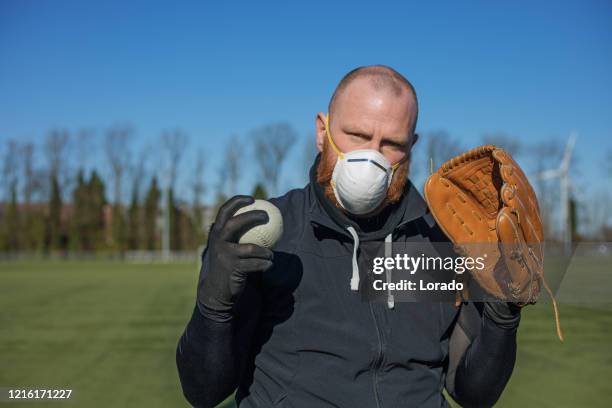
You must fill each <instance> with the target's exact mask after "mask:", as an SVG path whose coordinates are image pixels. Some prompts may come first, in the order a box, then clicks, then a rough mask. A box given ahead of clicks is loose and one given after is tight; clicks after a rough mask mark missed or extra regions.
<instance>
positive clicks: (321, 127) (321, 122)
mask: <svg viewBox="0 0 612 408" xmlns="http://www.w3.org/2000/svg"><path fill="white" fill-rule="evenodd" d="M326 119H327V116H326V115H325V114H324V113H323V112H319V113H318V114H317V117H316V119H315V127H316V130H317V150H318V151H319V152H323V146H324V145H325V138H326V134H325V120H326Z"/></svg>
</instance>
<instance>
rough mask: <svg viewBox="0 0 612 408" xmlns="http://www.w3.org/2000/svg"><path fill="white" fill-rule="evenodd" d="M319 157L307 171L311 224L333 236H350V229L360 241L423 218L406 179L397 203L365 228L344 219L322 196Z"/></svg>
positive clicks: (420, 205)
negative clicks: (334, 234)
mask: <svg viewBox="0 0 612 408" xmlns="http://www.w3.org/2000/svg"><path fill="white" fill-rule="evenodd" d="M320 159H321V155H320V154H319V155H317V157H316V159H315V161H314V163H313V165H312V167H311V168H310V175H309V177H310V183H309V185H308V187H307V188H308V189H309V190H310V194H309V195H310V221H311V223H314V224H317V225H320V226H323V227H326V228H328V229H331V230H333V231H335V232H337V233H340V234H343V235H345V236H347V237H350V234H349V233H348V231H347V229H346V228H347V227H349V226H352V227H353V228H355V230H356V231H357V232H358V234H359V237H360V239H361V240H362V241H374V240H380V239H383V238H384V237H385V236H387V235H389V234H390V233H392V232H394V231H395V230H397V229H398V228H401V227H402V226H404V225H406V224H408V223H410V222H411V221H414V220H416V219H418V218H421V217H423V216H424V215H425V214H426V213H427V211H428V209H427V204H426V203H425V200H423V197H422V196H421V194H420V193H419V192H418V191H417V189H416V187H415V186H414V184H413V183H412V182H411V181H410V180H408V181H407V182H406V186H405V187H404V193H403V194H402V198H401V200H400V201H399V202H398V203H396V204H394V205H392V206H390V207H389V208H387V209H385V210H383V212H382V213H381V214H380V215H378V216H377V217H379V218H378V219H377V220H371V221H368V223H371V224H370V225H369V227H374V228H362V225H363V224H362V225H360V223H358V222H356V221H355V220H354V219H352V218H350V217H349V216H347V215H346V214H345V213H344V212H343V211H342V210H340V209H339V208H337V207H336V206H335V205H334V204H333V203H332V202H331V201H330V200H329V199H328V198H327V197H326V196H325V192H324V190H323V187H322V186H321V185H320V184H319V183H318V182H317V168H318V165H319V161H320Z"/></svg>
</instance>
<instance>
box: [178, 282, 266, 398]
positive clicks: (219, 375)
mask: <svg viewBox="0 0 612 408" xmlns="http://www.w3.org/2000/svg"><path fill="white" fill-rule="evenodd" d="M247 303H248V307H245V306H244V305H245V304H247ZM259 308H260V301H259V293H258V290H256V288H255V287H254V286H253V285H251V284H249V281H247V287H246V288H245V291H244V292H243V294H242V295H241V297H240V299H239V301H238V302H237V305H236V306H235V308H234V315H233V317H232V318H231V319H230V320H228V321H215V320H213V319H210V318H208V317H206V316H205V315H204V314H202V312H201V311H200V309H199V308H198V306H196V307H194V310H193V314H192V316H191V319H190V321H189V323H188V324H187V327H186V328H185V331H184V332H183V334H182V336H181V338H180V340H179V343H178V347H177V350H176V364H177V368H178V373H179V378H180V381H181V386H182V389H183V394H184V395H185V398H186V399H187V401H189V403H191V405H193V406H194V407H198V408H200V407H214V406H215V405H217V404H219V403H220V402H222V401H223V400H224V399H226V398H227V397H228V396H230V395H231V393H232V392H233V391H234V390H235V388H236V386H237V384H238V378H239V375H240V367H241V366H242V364H243V363H244V361H242V360H244V358H245V354H244V352H243V351H244V350H249V349H250V341H251V339H252V338H253V336H252V332H253V330H254V324H253V323H255V322H256V319H257V316H258V315H259ZM247 323H248V324H247Z"/></svg>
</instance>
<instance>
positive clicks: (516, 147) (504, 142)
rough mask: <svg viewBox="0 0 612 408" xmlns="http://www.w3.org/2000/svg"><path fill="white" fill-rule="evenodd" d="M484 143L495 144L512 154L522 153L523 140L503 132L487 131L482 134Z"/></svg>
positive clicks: (514, 155)
mask: <svg viewBox="0 0 612 408" xmlns="http://www.w3.org/2000/svg"><path fill="white" fill-rule="evenodd" d="M482 142H483V143H484V144H490V145H495V146H497V147H501V148H502V149H504V150H505V151H507V152H508V153H509V154H510V155H511V156H513V157H516V156H517V155H519V154H521V151H522V149H521V142H520V141H519V140H518V139H517V138H515V137H512V136H509V135H507V134H506V133H503V132H496V133H485V134H484V135H483V136H482Z"/></svg>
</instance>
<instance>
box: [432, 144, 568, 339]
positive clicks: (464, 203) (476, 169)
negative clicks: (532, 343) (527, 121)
mask: <svg viewBox="0 0 612 408" xmlns="http://www.w3.org/2000/svg"><path fill="white" fill-rule="evenodd" d="M425 199H426V201H427V203H428V205H429V208H430V210H431V213H432V215H433V216H434V218H435V219H436V221H437V223H438V225H439V226H440V228H442V230H443V231H444V232H445V234H446V235H447V236H448V237H449V238H450V240H451V241H452V242H453V243H454V244H455V246H456V248H457V249H458V251H459V252H461V253H462V255H464V256H471V257H478V256H482V255H483V252H485V253H486V254H487V256H486V258H485V262H484V264H485V267H484V268H483V269H481V270H477V269H472V270H471V276H472V277H473V278H474V280H476V282H477V283H478V285H479V286H480V287H481V288H482V289H484V290H485V291H486V292H488V293H489V294H490V295H491V296H493V297H495V298H497V299H499V300H504V301H507V302H512V303H515V304H518V305H520V306H523V305H527V304H533V303H535V302H536V300H537V298H538V295H539V293H540V287H541V286H540V285H542V284H543V285H544V287H545V288H546V289H547V291H549V293H551V292H550V289H549V288H548V286H547V285H546V282H545V281H544V280H543V274H544V253H543V244H544V233H543V229H542V221H541V219H540V209H539V206H538V200H537V197H536V195H535V192H534V190H533V188H532V187H531V185H530V184H529V181H528V180H527V177H526V176H525V174H524V173H523V171H522V170H521V168H520V167H519V165H518V164H517V163H516V162H515V161H514V160H513V159H512V157H510V155H509V154H508V153H506V152H505V151H504V150H502V149H500V148H498V147H495V146H491V145H486V146H480V147H477V148H475V149H472V150H470V151H468V152H466V153H463V154H461V155H459V156H457V157H455V158H453V159H451V160H449V161H447V162H446V163H444V164H443V165H442V166H441V167H440V168H439V169H438V171H437V172H436V173H433V174H432V175H431V176H429V178H428V179H427V181H426V182H425ZM551 297H552V293H551ZM553 305H554V308H555V317H557V315H558V311H557V306H556V302H555V301H554V298H553ZM557 320H558V319H557ZM557 331H558V334H559V337H562V335H561V333H560V329H559V328H558V330H557Z"/></svg>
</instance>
